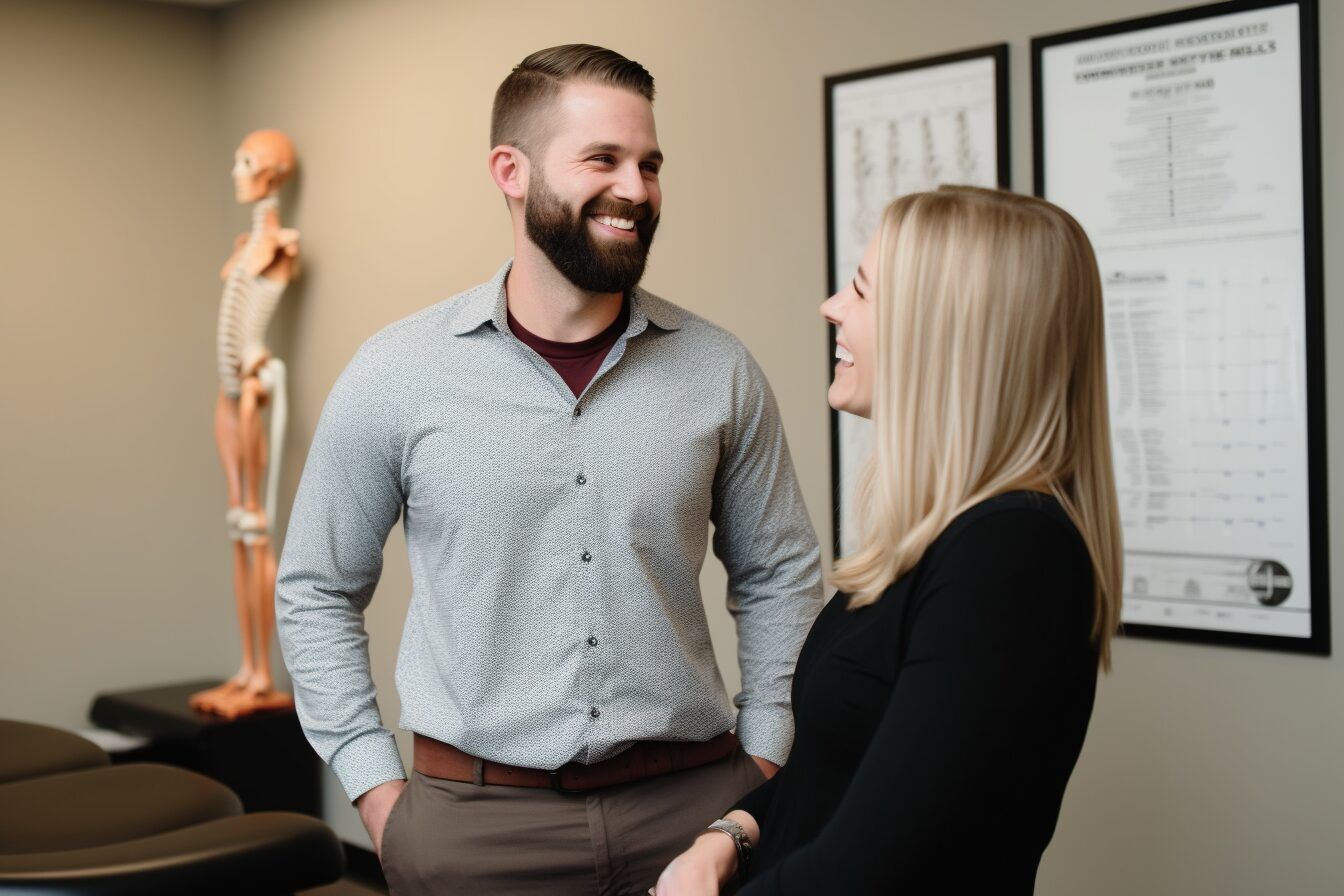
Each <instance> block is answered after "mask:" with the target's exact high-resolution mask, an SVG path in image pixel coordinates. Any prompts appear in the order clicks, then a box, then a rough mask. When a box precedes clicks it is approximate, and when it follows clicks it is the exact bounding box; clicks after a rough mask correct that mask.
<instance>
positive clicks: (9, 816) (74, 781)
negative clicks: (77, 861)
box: [0, 763, 243, 855]
mask: <svg viewBox="0 0 1344 896" xmlns="http://www.w3.org/2000/svg"><path fill="white" fill-rule="evenodd" d="M242 811H243V806H242V803H241V802H240V801H239V799H238V797H237V796H235V795H234V793H233V791H231V790H229V789H228V788H227V787H225V786H224V785H223V784H220V783H219V782H218V781H214V780H212V779H210V778H207V777H205V776H204V775H199V774H197V773H196V772H191V771H187V770H186V769H180V768H174V767H172V766H167V765H154V764H149V763H131V764H127V765H112V766H107V767H105V768H94V769H84V770H82V771H74V772H63V773H61V774H57V775H45V776H43V777H41V778H29V779H28V780H26V781H12V782H10V783H9V784H0V854H7V855H13V854H16V853H33V852H50V851H53V850H69V849H80V848H84V847H93V846H104V845H107V844H112V843H121V842H123V841H126V840H133V839H136V838H138V837H149V836H152V835H154V834H161V833H163V832H165V831H172V830H176V829H177V828H182V827H186V826H188V825H194V824H200V823H201V822H205V821H213V820H215V819H217V818H225V817H228V816H233V815H239V814H241V813H242Z"/></svg>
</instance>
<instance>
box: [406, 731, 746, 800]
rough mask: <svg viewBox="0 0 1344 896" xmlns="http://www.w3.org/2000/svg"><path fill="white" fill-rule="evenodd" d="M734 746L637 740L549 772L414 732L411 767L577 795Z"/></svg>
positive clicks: (728, 740)
mask: <svg viewBox="0 0 1344 896" xmlns="http://www.w3.org/2000/svg"><path fill="white" fill-rule="evenodd" d="M736 747H737V738H736V737H735V736H734V735H733V732H731V731H725V732H723V733H722V734H720V735H719V736H718V737H715V738H712V739H710V740H707V741H703V742H695V741H668V740H641V741H636V742H635V743H634V745H633V746H631V747H630V748H629V749H627V750H625V751H624V752H622V753H619V754H618V755H616V756H613V757H611V758H610V759H604V760H603V761H601V762H595V763H593V764H592V765H583V764H581V763H578V762H569V763H566V764H565V765H562V766H560V768H558V769H556V770H555V771H553V772H551V771H546V770H545V769H540V768H523V767H522V766H517V765H505V764H504V763H502V762H491V761H489V760H487V759H478V758H476V757H475V756H472V755H471V754H469V753H463V752H462V751H461V750H459V749H458V748H457V747H454V746H453V745H452V744H446V743H444V742H443V741H439V740H435V739H434V738H432V737H426V736H425V735H423V734H419V733H417V734H416V735H415V763H414V764H415V770H416V771H418V772H419V773H420V774H422V775H428V776H429V777H431V778H446V779H447V780H449V781H463V782H466V783H469V784H504V785H508V786H511V787H548V788H551V789H553V790H557V791H559V792H561V793H581V792H583V791H586V790H596V789H597V788H599V787H611V786H612V785H614V784H627V783H629V782H631V781H642V780H643V779H645V778H652V777H654V776H655V775H665V774H667V773H668V772H675V771H679V770H681V769H684V768H695V767H696V766H698V765H705V764H707V763H710V762H713V761H715V760H716V759H722V758H723V757H725V756H727V755H728V754H729V753H731V752H733V750H734V749H736Z"/></svg>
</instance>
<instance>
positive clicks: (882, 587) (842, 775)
mask: <svg viewBox="0 0 1344 896" xmlns="http://www.w3.org/2000/svg"><path fill="white" fill-rule="evenodd" d="M821 311H822V315H823V316H824V317H825V318H826V319H827V320H828V321H830V322H831V323H833V324H835V326H836V329H837V342H838V344H839V349H838V351H837V355H838V357H839V363H838V364H837V365H836V369H835V379H834V382H833V383H832V385H831V388H830V392H829V395H828V399H829V402H830V404H831V406H832V407H834V408H837V409H839V410H841V411H844V412H846V413H850V414H858V415H860V416H863V417H870V418H871V419H872V421H873V424H874V432H875V440H874V441H875V444H874V450H873V453H872V458H871V460H870V462H869V464H868V466H867V468H866V469H865V471H864V473H863V475H862V477H861V479H860V485H859V492H858V495H857V506H858V508H859V516H860V519H859V524H860V542H859V546H858V549H857V550H856V551H855V552H854V553H853V554H851V555H850V556H847V557H845V558H844V559H842V560H840V561H839V562H838V563H837V564H836V565H835V569H834V572H833V581H834V582H835V584H836V585H837V586H838V588H839V589H840V593H838V594H837V595H836V597H835V598H834V599H833V600H832V601H831V602H830V604H829V605H828V606H827V607H826V609H825V610H824V611H823V612H822V614H821V616H820V617H819V618H818V619H817V622H816V624H815V626H814V627H813V629H812V631H811V634H810V635H809V636H808V640H807V643H806V644H805V646H804V647H803V650H802V654H801V655H800V656H799V659H798V668H797V672H796V675H795V677H794V682H793V710H794V715H795V719H796V722H797V735H796V739H795V741H794V746H793V752H792V754H791V756H790V757H789V761H788V764H787V765H786V766H785V767H784V769H783V770H782V771H781V772H780V773H779V774H777V775H776V776H775V777H773V778H772V779H771V780H769V781H767V782H766V783H764V784H762V785H761V786H760V787H758V788H757V789H756V790H754V791H752V792H751V793H750V794H748V795H747V796H746V797H745V798H744V799H743V800H742V801H741V802H739V803H738V804H737V806H736V807H735V808H734V809H733V810H732V811H731V812H729V813H728V815H727V816H726V817H725V818H724V819H720V820H719V821H718V822H715V825H714V827H713V828H711V829H707V830H706V831H705V832H704V833H702V834H701V836H699V837H698V838H697V839H696V841H695V842H694V843H693V844H692V845H691V847H690V848H689V849H688V850H687V851H686V852H684V853H682V854H681V855H680V856H678V857H677V858H676V859H675V860H674V861H673V862H672V864H671V865H669V866H668V868H667V869H666V870H665V871H664V872H663V874H662V876H661V877H660V878H659V881H658V884H657V887H656V891H657V893H658V896H683V894H703V893H717V892H719V890H720V887H723V886H725V885H727V884H728V883H729V882H730V881H733V880H738V881H745V884H744V886H743V887H742V888H741V889H740V890H739V892H740V893H741V894H743V896H762V894H777V893H778V894H783V893H788V894H795V893H796V894H824V893H845V894H859V893H900V894H905V896H912V894H922V893H994V894H1018V893H1030V892H1032V889H1033V887H1034V883H1035V877H1036V869H1037V866H1038V864H1039V862H1040V858H1041V853H1042V851H1043V850H1044V849H1045V847H1046V844H1048V843H1049V842H1050V838H1051V836H1052V835H1053V833H1054V828H1055V822H1056V819H1057V818H1058V815H1059V807H1060V802H1061V800H1062V799H1063V795H1064V788H1065V784H1066V783H1067V781H1068V778H1069V775H1070V773H1071V772H1072V771H1073V767H1074V763H1075V762H1076V761H1077V758H1078V753H1079V750H1080V749H1081V747H1082V744H1083V737H1084V735H1085V734H1086V731H1087V725H1088V720H1089V718H1090V716H1091V713H1092V701H1093V695H1094V693H1095V689H1096V677H1097V670H1098V668H1101V669H1105V668H1108V666H1109V657H1110V651H1109V645H1110V638H1111V633H1112V632H1113V631H1114V630H1115V628H1116V624H1117V620H1118V613H1119V605H1120V576H1121V568H1120V565H1121V548H1120V528H1119V519H1118V516H1117V511H1116V498H1115V483H1114V476H1113V473H1112V469H1111V455H1110V434H1109V423H1108V419H1107V404H1106V378H1105V370H1106V362H1105V354H1104V343H1103V334H1102V305H1101V284H1100V281H1099V278H1098V275H1097V266H1096V260H1095V257H1094V256H1093V254H1092V249H1091V246H1090V244H1089V243H1088V240H1087V237H1086V236H1085V235H1084V234H1083V231H1082V229H1081V228H1080V227H1079V226H1078V224H1077V222H1076V221H1074V219H1073V218H1072V217H1070V216H1069V215H1068V214H1067V213H1065V212H1064V211H1062V210H1060V209H1059V208H1057V207H1056V206H1053V205H1051V204H1050V203H1048V202H1045V201H1042V200H1039V199H1032V198H1028V197H1025V196H1017V195H1014V194H1011V193H1005V192H999V191H992V190H980V189H973V188H969V187H943V188H942V189H939V190H937V191H934V192H930V193H920V194H914V195H910V196H905V197H902V198H901V199H898V200H897V201H896V202H894V203H892V204H891V205H890V206H889V207H888V208H887V210H886V212H885V214H884V217H883V221H882V226H881V228H880V230H879V232H878V233H877V235H876V236H875V237H874V238H873V241H872V243H871V244H870V245H869V247H868V250H867V252H866V254H865V256H864V260H863V263H862V264H861V265H860V267H859V270H858V271H857V272H856V275H855V277H854V280H853V282H851V283H850V284H849V285H848V286H846V287H845V288H844V289H843V290H841V291H840V292H839V293H837V294H836V295H834V296H832V297H831V298H829V299H827V300H826V302H825V303H824V304H823V305H822V307H821Z"/></svg>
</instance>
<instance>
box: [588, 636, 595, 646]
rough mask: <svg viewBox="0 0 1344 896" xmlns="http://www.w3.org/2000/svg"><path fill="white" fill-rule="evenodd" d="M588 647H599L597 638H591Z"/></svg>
mask: <svg viewBox="0 0 1344 896" xmlns="http://www.w3.org/2000/svg"><path fill="white" fill-rule="evenodd" d="M588 646H589V647H596V646H597V638H593V637H590V638H589V639H588Z"/></svg>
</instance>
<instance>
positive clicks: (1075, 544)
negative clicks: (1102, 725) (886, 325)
mask: <svg viewBox="0 0 1344 896" xmlns="http://www.w3.org/2000/svg"><path fill="white" fill-rule="evenodd" d="M1080 552H1081V555H1082V556H1081V558H1080V557H1079V554H1080ZM1091 582H1092V578H1091V573H1090V568H1089V566H1088V565H1087V555H1086V549H1085V548H1084V547H1083V546H1082V542H1081V540H1080V539H1079V537H1078V535H1077V533H1076V532H1075V531H1073V530H1072V529H1071V528H1069V527H1067V526H1066V525H1065V524H1064V523H1063V522H1061V521H1059V520H1057V519H1054V518H1052V517H1050V516H1047V515H1045V514H1042V513H1040V512H1036V511H1031V510H1003V511H999V512H996V513H992V514H989V515H986V516H984V517H982V518H980V519H978V520H975V521H973V522H971V523H969V524H968V525H967V526H966V528H965V529H963V530H962V531H961V532H960V533H958V534H956V535H955V537H954V540H953V541H952V542H950V543H948V544H947V545H945V546H944V547H943V548H942V550H941V551H940V553H939V555H938V556H937V557H936V558H934V559H933V562H932V563H931V564H930V566H929V568H928V570H927V578H926V579H925V581H924V584H922V585H920V586H919V589H918V592H917V593H916V594H912V595H911V597H912V599H914V600H915V604H914V605H913V606H912V608H911V616H910V621H909V623H908V625H909V629H908V631H909V641H908V646H907V650H906V654H905V660H904V662H903V664H902V668H901V672H900V677H899V678H898V680H897V682H896V686H895V688H894V689H893V691H892V695H891V699H890V701H889V703H888V704H887V707H886V711H885V714H884V715H883V718H882V720H881V722H880V724H879V725H878V728H877V731H876V733H875V734H874V736H873V740H872V741H871V743H870V744H869V746H868V749H867V752H866V753H865V754H864V756H863V759H862V760H861V761H860V763H859V765H858V768H857V769H856V770H855V773H854V777H853V779H852V780H851V782H850V784H849V787H848V789H847V790H846V791H845V794H844V796H843V797H842V799H841V801H840V803H839V805H838V806H837V808H836V811H835V813H834V815H833V816H832V817H831V819H830V821H829V822H828V823H827V824H826V825H825V826H824V827H823V828H822V830H821V832H820V833H819V834H818V835H817V836H816V837H815V838H814V839H813V840H812V841H811V842H809V843H808V844H806V845H805V846H802V847H800V848H799V849H797V850H794V851H793V852H791V853H789V854H788V855H787V856H785V857H784V858H783V859H782V860H781V861H780V862H779V863H777V864H776V865H774V866H773V867H771V868H770V869H769V870H767V871H766V872H764V873H763V875H762V876H761V877H760V878H758V879H755V880H752V881H751V882H750V883H749V884H748V885H747V886H746V887H744V888H743V889H742V890H741V891H740V893H741V894H742V896H763V894H770V893H777V894H815V893H878V892H881V893H887V892H893V893H894V892H901V891H902V890H904V889H905V888H910V889H917V888H918V887H920V886H921V885H925V886H927V885H928V882H930V881H936V880H937V871H938V867H937V866H938V865H939V863H941V862H946V861H947V860H948V856H949V853H951V854H952V855H955V852H954V851H953V850H952V849H951V847H952V845H953V844H954V843H955V842H956V841H957V839H958V835H959V832H960V831H961V830H962V829H963V826H965V825H966V824H968V823H970V824H979V823H982V822H983V812H984V808H985V807H986V806H987V805H993V804H994V803H995V801H996V800H997V799H998V798H999V797H1000V796H1001V795H1002V793H1003V792H1004V790H1005V788H1006V787H1008V786H1009V784H1010V782H1011V780H1012V778H1013V775H1014V769H1015V766H1016V764H1017V763H1018V762H1019V761H1020V757H1022V756H1023V755H1024V752H1025V751H1027V750H1029V749H1030V748H1031V746H1032V744H1033V743H1034V740H1035V739H1036V738H1038V737H1039V732H1040V731H1041V730H1043V728H1044V727H1045V726H1044V722H1045V720H1046V718H1047V717H1048V715H1049V713H1050V712H1051V711H1052V709H1053V703H1054V701H1053V700H1052V698H1051V696H1050V694H1051V683H1052V681H1054V680H1057V679H1058V678H1059V670H1060V669H1061V668H1062V667H1064V666H1067V665H1068V664H1069V663H1070V662H1071V658H1073V657H1076V656H1077V655H1078V653H1077V652H1078V650H1079V643H1080V640H1081V641H1082V644H1083V647H1084V648H1086V633H1087V627H1086V619H1087V618H1090V607H1091V601H1092V595H1091ZM1079 601H1086V602H1087V603H1086V607H1085V608H1083V612H1084V614H1086V615H1083V616H1080V613H1079V610H1080V608H1079V607H1078V602H1079ZM1080 619H1081V620H1083V624H1082V625H1081V626H1080V624H1079V620H1080ZM1071 668H1075V669H1076V668H1077V666H1076V665H1074V666H1072V667H1071ZM764 839H765V837H764V836H763V837H762V840H764Z"/></svg>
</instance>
